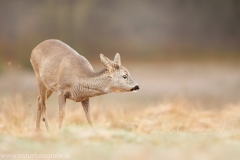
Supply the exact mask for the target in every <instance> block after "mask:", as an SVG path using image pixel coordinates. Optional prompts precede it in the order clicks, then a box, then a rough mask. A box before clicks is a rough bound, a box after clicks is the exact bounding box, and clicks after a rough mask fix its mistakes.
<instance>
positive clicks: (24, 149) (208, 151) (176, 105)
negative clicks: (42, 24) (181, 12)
mask: <svg viewBox="0 0 240 160" xmlns="http://www.w3.org/2000/svg"><path fill="white" fill-rule="evenodd" d="M136 66H139V65H135V66H131V65H129V66H126V67H127V68H128V69H129V71H130V73H131V74H132V77H133V79H134V80H135V81H136V82H137V83H139V85H140V90H139V92H137V93H122V94H110V95H104V96H100V97H95V98H92V99H91V100H90V103H91V109H92V112H93V119H94V127H90V126H89V125H88V124H87V121H86V118H85V116H84V112H83V109H82V108H81V104H80V103H75V102H72V101H67V106H66V117H65V119H64V123H63V128H62V130H59V129H58V128H57V126H58V106H57V97H56V95H55V94H54V95H53V96H52V97H51V98H50V99H49V101H48V117H49V126H50V131H49V132H48V131H46V129H45V126H44V123H43V122H41V129H42V130H41V132H36V131H35V120H36V108H37V106H36V98H37V86H36V82H35V79H34V74H33V72H30V71H22V70H20V69H16V68H15V69H13V67H12V68H11V70H10V71H9V72H8V73H2V74H1V77H0V80H1V81H0V86H1V89H2V90H1V93H0V94H1V97H0V111H1V112H0V142H1V145H0V156H1V157H0V159H4V156H14V155H13V154H21V156H26V155H25V154H32V155H28V156H33V155H34V154H35V156H45V159H48V158H49V157H48V156H50V155H51V156H59V155H61V156H66V157H65V158H68V157H70V158H71V159H84V160H87V159H91V160H92V159H99V160H101V159H104V160H106V159H114V160H115V159H119V160H120V159H126V160H127V159H129V160H130V159H139V160H143V159H144V160H145V159H150V160H155V159H170V160H175V159H177V160H186V159H193V160H199V159H206V160H207V159H211V160H212V159H217V160H225V159H231V160H233V159H238V158H239V157H240V152H239V148H240V115H239V113H240V103H239V102H240V101H239V100H238V99H239V98H240V96H239V95H240V92H239V91H238V90H240V75H239V74H238V68H239V66H236V65H235V64H214V65H212V64H204V65H199V64H198V65H196V64H189V63H188V64H182V63H181V64H175V63H174V64H161V65H141V67H140V68H139V67H136ZM7 86H8V87H7ZM9 86H10V88H9ZM6 154H8V155H6ZM41 154H42V155H41ZM43 154H45V155H43ZM15 156H17V155H15ZM18 156H19V155H18ZM5 158H6V157H5ZM52 158H54V157H52ZM55 158H56V157H55ZM58 158H59V157H58ZM11 159H18V158H17V157H15V158H13V157H12V158H11ZM23 159H26V158H24V157H23ZM32 159H39V158H38V157H34V158H32ZM43 159H44V158H43Z"/></svg>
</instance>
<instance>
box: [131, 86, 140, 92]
mask: <svg viewBox="0 0 240 160" xmlns="http://www.w3.org/2000/svg"><path fill="white" fill-rule="evenodd" d="M139 89H140V88H139V86H138V85H136V86H135V87H133V88H132V89H131V91H133V92H134V91H135V92H136V91H137V90H139Z"/></svg>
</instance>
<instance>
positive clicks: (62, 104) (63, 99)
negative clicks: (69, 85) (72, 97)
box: [58, 90, 66, 129]
mask: <svg viewBox="0 0 240 160" xmlns="http://www.w3.org/2000/svg"><path fill="white" fill-rule="evenodd" d="M58 103H59V129H61V127H62V122H63V119H64V116H65V104H66V96H65V93H64V91H61V90H59V91H58Z"/></svg>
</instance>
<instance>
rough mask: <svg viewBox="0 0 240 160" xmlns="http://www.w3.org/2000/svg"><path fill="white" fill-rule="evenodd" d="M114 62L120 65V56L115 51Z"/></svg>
mask: <svg viewBox="0 0 240 160" xmlns="http://www.w3.org/2000/svg"><path fill="white" fill-rule="evenodd" d="M114 62H116V63H117V64H118V65H119V66H121V57H120V54H119V53H116V55H115V58H114Z"/></svg>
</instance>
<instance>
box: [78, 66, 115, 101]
mask: <svg viewBox="0 0 240 160" xmlns="http://www.w3.org/2000/svg"><path fill="white" fill-rule="evenodd" d="M110 82H111V81H110V80H109V78H108V77H107V70H106V69H103V70H102V71H99V72H94V73H92V74H91V75H90V76H89V77H87V78H86V79H82V78H80V79H79V83H78V85H77V86H75V87H74V91H73V96H74V99H79V98H80V99H81V98H88V97H94V96H99V95H102V94H107V93H109V92H110V89H109V84H110Z"/></svg>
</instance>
